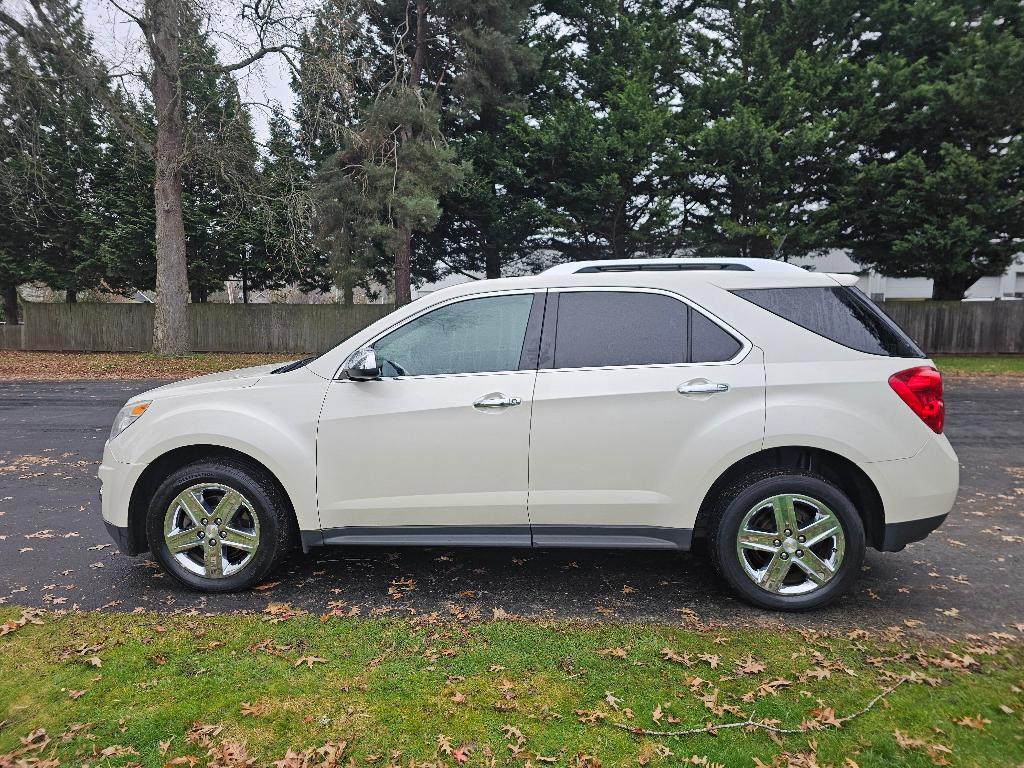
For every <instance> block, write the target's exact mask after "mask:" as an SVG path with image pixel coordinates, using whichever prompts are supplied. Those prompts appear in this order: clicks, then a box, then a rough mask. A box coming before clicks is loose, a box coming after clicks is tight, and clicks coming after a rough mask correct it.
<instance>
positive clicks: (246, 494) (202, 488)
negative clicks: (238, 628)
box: [146, 459, 296, 592]
mask: <svg viewBox="0 0 1024 768" xmlns="http://www.w3.org/2000/svg"><path fill="white" fill-rule="evenodd" d="M232 493H233V494H236V495H230V494H232ZM189 498H191V501H189ZM193 502H194V503H195V504H194V505H193ZM236 505H237V506H236ZM218 510H220V511H221V516H220V517H215V516H214V515H215V512H217V511H218ZM232 510H233V511H232ZM229 513H230V517H228V515H229ZM204 520H205V521H206V522H205V524H204V523H203V521H204ZM218 520H219V521H220V523H219V524H218V523H217V521H218ZM211 526H212V527H211ZM295 527H296V526H295V522H294V517H293V515H292V514H291V510H290V508H289V506H288V504H287V502H286V500H285V499H284V498H283V495H282V493H281V491H280V490H278V488H277V486H276V485H275V484H274V483H273V481H271V479H270V478H269V477H267V475H266V474H265V473H264V472H261V471H259V470H257V469H256V468H254V467H251V466H249V465H247V464H245V463H244V462H241V461H237V460H233V459H210V460H203V461H198V462H195V463H193V464H188V465H186V466H184V467H181V468H180V469H178V470H176V471H175V472H173V473H171V475H170V476H168V477H167V479H165V480H164V481H163V482H162V483H161V484H160V486H159V488H157V490H156V493H154V494H153V498H152V499H151V500H150V502H149V508H148V510H147V512H146V535H147V538H148V539H149V549H150V551H151V552H152V553H153V554H154V555H155V556H156V559H157V561H158V562H159V563H160V565H161V566H162V567H163V569H164V570H165V571H166V572H167V573H168V574H170V575H171V576H173V577H174V578H175V579H176V580H177V581H179V582H181V583H182V584H184V585H185V586H187V587H191V588H192V589H195V590H198V591H201V592H235V591H238V590H243V589H247V588H248V587H251V586H253V585H254V584H257V583H259V582H260V581H261V580H262V579H263V578H264V577H265V576H266V575H267V574H268V573H270V572H271V571H272V570H274V569H275V568H276V567H278V566H279V565H280V563H281V561H282V560H283V559H284V558H285V557H286V556H287V554H288V553H289V551H290V550H291V548H292V547H291V545H292V542H294V540H295ZM200 534H202V536H200ZM193 537H194V538H193ZM172 544H174V545H175V548H176V552H172V551H171V546H172ZM218 553H219V555H220V556H219V557H218V556H217V554H218ZM218 569H219V574H218Z"/></svg>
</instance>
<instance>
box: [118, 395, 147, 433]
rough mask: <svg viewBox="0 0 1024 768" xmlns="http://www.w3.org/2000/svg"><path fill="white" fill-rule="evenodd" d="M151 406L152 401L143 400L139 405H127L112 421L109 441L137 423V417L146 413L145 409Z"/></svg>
mask: <svg viewBox="0 0 1024 768" xmlns="http://www.w3.org/2000/svg"><path fill="white" fill-rule="evenodd" d="M152 404H153V401H152V400H144V401H142V402H141V403H128V405H126V406H125V407H124V408H122V409H121V410H120V411H118V413H117V418H116V419H114V426H112V427H111V428H110V439H111V440H113V439H114V438H115V437H117V436H118V435H120V434H121V433H122V432H124V431H125V430H126V429H128V427H130V426H131V425H132V424H134V423H135V422H136V421H138V419H139V417H140V416H142V414H144V413H145V412H146V409H147V408H149V406H151V405H152Z"/></svg>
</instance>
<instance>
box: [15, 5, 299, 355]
mask: <svg viewBox="0 0 1024 768" xmlns="http://www.w3.org/2000/svg"><path fill="white" fill-rule="evenodd" d="M108 1H109V2H110V4H111V6H112V7H113V8H114V9H116V11H117V12H119V13H121V14H124V15H125V16H127V17H129V18H130V19H131V20H132V21H133V22H134V23H135V24H136V25H137V26H138V28H139V30H140V32H141V34H142V39H143V41H144V46H143V48H144V50H145V53H146V57H147V58H148V61H146V62H145V64H144V66H143V67H141V69H140V71H137V72H134V73H133V74H135V75H136V76H139V77H141V78H142V79H143V81H144V82H146V84H147V87H148V89H149V91H150V94H151V96H152V101H153V105H154V108H155V112H156V135H155V137H153V136H152V135H150V131H149V130H148V129H147V127H146V126H143V125H140V124H139V123H138V121H137V120H136V119H135V116H134V115H133V114H131V113H129V112H127V111H126V110H125V109H123V99H121V98H119V97H118V95H117V92H116V90H117V88H116V86H117V83H116V77H115V76H114V75H112V74H111V73H110V72H109V71H108V69H107V67H106V66H105V65H104V63H103V62H101V61H99V60H97V59H96V58H95V57H93V56H88V55H83V53H82V52H81V51H78V50H76V49H75V47H74V45H73V44H71V41H68V40H67V39H65V38H64V37H63V36H62V35H61V34H60V30H59V29H58V28H57V26H56V25H55V24H54V22H53V18H54V10H55V9H54V6H53V0H28V5H27V7H26V9H25V12H24V13H23V14H22V15H21V16H18V15H15V14H13V13H11V12H8V11H7V10H5V9H4V8H0V29H5V30H6V31H7V32H8V34H13V35H16V36H17V37H19V38H21V39H22V41H23V42H24V44H25V45H26V47H27V48H29V49H30V50H35V51H38V52H45V53H46V54H48V55H50V56H54V57H57V58H59V59H60V60H61V61H62V62H63V63H64V64H65V65H66V67H67V70H68V71H69V72H71V73H73V75H74V76H75V78H76V79H77V80H78V81H79V85H80V87H82V88H85V89H88V90H89V92H90V93H92V94H93V96H94V97H95V98H96V99H97V100H98V101H99V102H100V103H101V104H103V106H104V107H105V108H106V109H107V111H108V112H109V113H110V115H111V117H112V119H113V120H114V122H115V123H116V124H117V125H118V127H119V128H120V129H121V130H123V131H125V132H126V133H128V134H129V135H130V137H131V139H132V141H134V142H135V143H136V144H137V145H138V146H140V147H142V148H143V149H144V150H145V151H146V152H147V153H149V154H150V155H151V156H152V157H153V160H154V162H155V166H156V182H155V189H154V204H155V208H156V289H157V304H156V315H155V319H154V327H153V349H154V350H155V351H156V352H157V353H159V354H162V355H179V354H183V353H185V352H187V351H189V334H188V324H187V322H186V305H187V303H188V297H189V285H188V275H187V270H186V260H185V227H184V219H183V211H182V165H183V162H184V160H185V147H186V136H185V120H184V115H183V109H182V66H183V64H182V55H181V54H182V46H183V45H185V44H187V43H188V41H187V40H185V39H183V36H184V35H186V34H187V32H186V30H191V29H195V28H198V26H197V25H195V24H186V23H184V22H185V20H186V19H189V18H190V17H191V18H192V19H198V18H208V17H209V10H210V9H209V8H208V7H204V6H202V5H201V0H140V1H141V7H139V8H132V7H129V6H127V5H123V4H121V3H120V2H119V0H108ZM285 2H286V0H252V1H251V2H245V3H243V5H242V12H241V16H242V20H243V21H244V22H245V23H246V24H247V25H248V26H249V27H250V28H251V30H252V36H253V37H254V38H255V40H256V45H255V46H254V48H255V49H254V50H251V51H247V52H245V53H244V54H243V55H242V56H241V58H240V59H239V60H238V61H235V62H232V63H229V64H223V65H218V66H217V69H218V70H219V71H221V72H235V71H237V70H241V69H244V68H246V67H249V66H250V65H252V64H254V63H255V62H257V61H259V60H261V59H262V58H264V57H265V56H267V55H269V54H275V53H277V54H282V55H284V56H287V55H288V53H287V52H288V51H289V50H291V49H294V48H295V47H296V43H295V42H293V41H294V40H295V39H296V33H297V32H298V31H299V29H300V28H301V24H302V21H303V19H302V17H301V16H300V15H298V14H294V13H290V12H289V9H288V8H287V6H286V4H285Z"/></svg>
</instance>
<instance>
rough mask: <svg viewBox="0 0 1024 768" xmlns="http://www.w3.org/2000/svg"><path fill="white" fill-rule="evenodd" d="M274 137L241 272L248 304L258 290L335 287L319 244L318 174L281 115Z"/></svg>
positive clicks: (272, 121)
mask: <svg viewBox="0 0 1024 768" xmlns="http://www.w3.org/2000/svg"><path fill="white" fill-rule="evenodd" d="M269 134H270V136H269V140H268V142H267V157H266V158H265V159H264V160H263V163H262V166H261V168H260V179H259V197H258V202H257V207H256V209H255V211H254V216H253V217H252V228H253V231H252V232H251V238H250V239H251V243H252V245H251V247H250V248H249V249H248V250H247V251H246V253H245V255H244V259H243V262H242V264H241V267H240V271H239V277H240V278H241V280H242V291H243V299H244V300H245V301H248V296H247V294H248V292H249V291H250V290H255V289H261V288H280V287H282V286H284V285H288V284H295V285H298V286H299V287H300V288H302V289H303V290H307V291H318V290H319V291H323V290H327V289H329V288H330V286H331V279H330V270H329V267H330V265H329V257H328V254H327V253H326V252H324V251H323V250H322V249H321V248H320V247H319V246H318V244H317V243H316V242H314V239H313V229H314V222H313V206H312V200H311V198H310V195H311V182H312V175H311V173H310V170H309V167H308V166H307V165H306V163H304V162H303V159H302V156H301V149H300V147H299V143H298V141H297V140H296V138H295V136H294V133H293V131H292V127H291V125H290V124H289V123H288V121H287V119H286V118H285V117H284V115H282V114H281V113H280V112H279V111H275V112H274V114H273V115H272V116H271V119H270V123H269ZM348 302H349V303H351V296H349V297H348Z"/></svg>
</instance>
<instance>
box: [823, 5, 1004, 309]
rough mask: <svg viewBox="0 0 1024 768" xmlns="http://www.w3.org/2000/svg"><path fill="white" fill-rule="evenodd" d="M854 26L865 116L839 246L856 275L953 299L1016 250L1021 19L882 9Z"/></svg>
mask: <svg viewBox="0 0 1024 768" xmlns="http://www.w3.org/2000/svg"><path fill="white" fill-rule="evenodd" d="M859 26H860V31H861V39H862V40H863V45H862V46H861V48H860V49H859V50H858V52H857V61H858V62H859V64H860V65H861V66H862V68H863V78H864V81H865V82H866V83H867V84H869V89H868V95H867V103H868V105H869V108H868V109H865V110H863V111H862V113H861V119H860V122H859V124H858V132H859V134H860V137H861V142H862V145H863V146H862V149H861V151H860V153H859V157H858V158H857V163H856V166H855V168H854V169H853V173H852V178H850V179H849V181H848V183H847V184H846V185H845V188H844V190H843V194H842V196H841V197H840V199H839V205H840V208H841V214H842V215H841V221H842V224H843V234H844V236H845V238H846V239H847V241H848V242H849V243H851V244H852V246H853V253H854V258H856V259H857V260H858V261H859V262H861V263H862V264H865V265H867V266H870V267H872V268H873V269H876V270H878V271H880V272H881V273H882V274H885V275H890V276H894V277H915V276H922V277H930V278H933V280H934V289H933V297H934V298H936V299H960V298H962V297H963V295H964V292H965V291H966V290H967V288H969V287H970V286H971V284H972V283H973V282H974V281H976V280H977V279H978V278H980V277H982V276H984V275H995V274H1000V273H1002V272H1003V271H1005V269H1006V268H1007V266H1008V265H1009V264H1010V262H1011V260H1012V258H1013V255H1014V254H1015V253H1016V252H1018V251H1020V250H1021V248H1022V245H1024V200H1022V198H1021V190H1022V189H1024V78H1022V76H1021V73H1022V72H1024V10H1022V8H1021V5H1020V3H1017V2H1012V1H1010V0H994V1H993V2H987V1H986V2H980V1H972V0H963V1H961V2H945V3H935V2H930V1H929V0H905V1H902V2H897V1H896V0H888V1H886V2H881V1H879V2H875V3H872V4H871V6H870V9H869V10H868V11H867V12H866V13H865V14H864V15H863V17H862V18H861V20H860V22H859Z"/></svg>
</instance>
